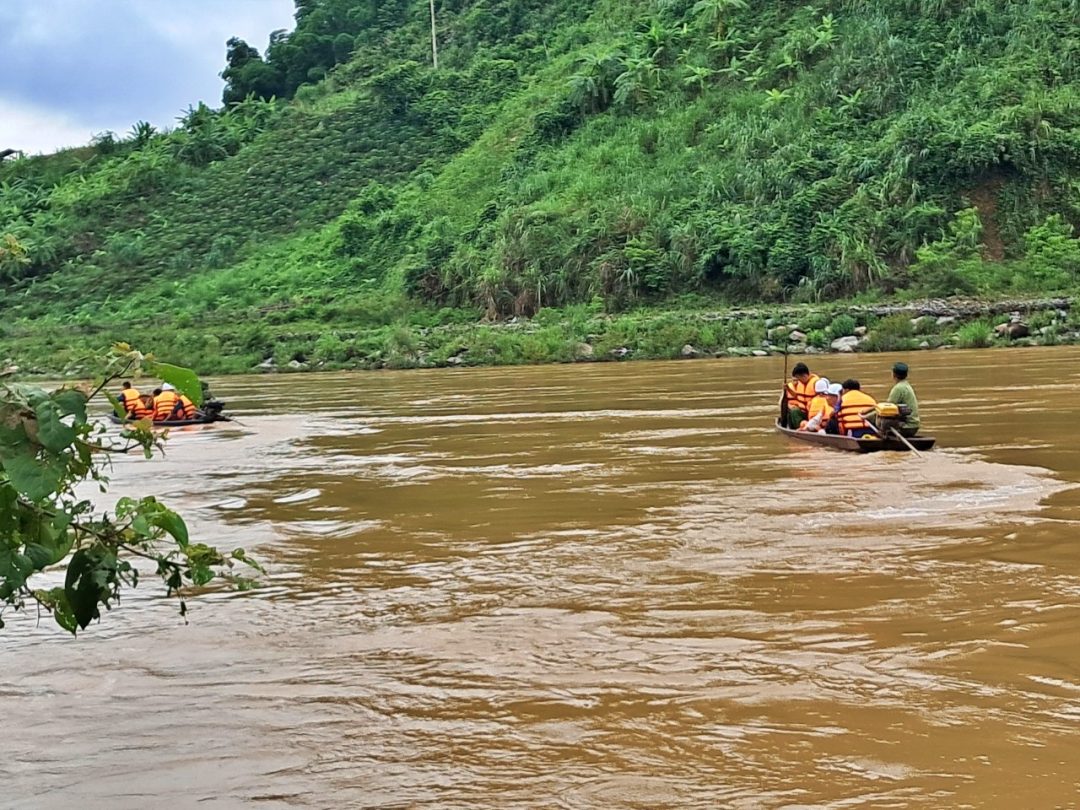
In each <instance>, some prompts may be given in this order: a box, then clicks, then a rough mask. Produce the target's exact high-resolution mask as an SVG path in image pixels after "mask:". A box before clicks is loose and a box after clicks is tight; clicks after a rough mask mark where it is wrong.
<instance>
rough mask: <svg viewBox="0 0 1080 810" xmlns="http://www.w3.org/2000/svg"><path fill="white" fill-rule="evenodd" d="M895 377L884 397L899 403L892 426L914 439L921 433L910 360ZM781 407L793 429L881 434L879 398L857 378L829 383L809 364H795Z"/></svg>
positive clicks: (895, 370) (894, 371)
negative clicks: (878, 428)
mask: <svg viewBox="0 0 1080 810" xmlns="http://www.w3.org/2000/svg"><path fill="white" fill-rule="evenodd" d="M892 378H893V386H892V390H891V391H889V396H888V397H887V398H886V399H885V400H883V402H887V403H892V404H893V405H895V406H897V407H896V412H897V414H898V415H897V418H896V419H897V421H896V423H895V424H890V427H891V428H894V429H896V430H898V431H899V432H900V434H901V435H902V436H904V437H906V438H911V437H912V436H915V435H916V434H917V433H918V432H919V425H920V422H919V400H918V398H917V397H916V396H915V389H914V388H912V387H911V383H910V382H908V366H907V363H896V364H895V365H894V366H893V367H892ZM780 410H781V418H782V420H784V422H785V427H788V428H790V429H792V430H810V431H816V432H818V433H832V434H836V435H839V436H851V437H853V438H862V437H863V436H866V435H868V434H876V433H878V430H877V423H878V411H879V410H881V408H879V403H878V401H877V400H875V399H874V398H873V397H872V396H870V395H869V394H867V393H866V392H865V391H863V390H862V386H861V385H860V384H859V381H858V380H855V379H847V380H844V381H843V382H842V383H834V382H830V381H829V380H828V379H827V378H825V377H819V376H818V375H817V374H814V373H813V372H811V371H810V369H809V367H808V366H807V365H806V363H796V364H795V368H794V369H793V370H792V372H791V381H790V382H789V383H787V385H786V386H785V387H784V392H783V395H782V396H781V399H780Z"/></svg>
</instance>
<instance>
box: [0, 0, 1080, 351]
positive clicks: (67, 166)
mask: <svg viewBox="0 0 1080 810" xmlns="http://www.w3.org/2000/svg"><path fill="white" fill-rule="evenodd" d="M298 6H299V7H300V8H299V12H300V13H299V15H298V29H297V31H296V32H294V33H293V34H291V35H290V36H288V37H285V38H279V39H278V40H277V41H276V42H275V43H274V44H273V45H272V46H271V48H270V49H269V51H268V53H267V57H266V59H265V61H264V60H262V59H260V58H257V57H256V56H252V55H251V54H250V53H248V52H247V51H244V52H243V54H242V56H243V59H239V57H237V58H236V59H231V60H230V64H233V63H234V62H235V63H236V64H238V65H240V68H243V74H242V75H240V68H238V69H237V70H238V72H237V75H236V77H235V82H234V84H233V85H231V86H230V91H231V92H233V93H234V94H236V93H239V92H241V91H245V90H249V89H250V90H252V91H255V92H258V90H259V85H258V82H256V81H255V80H254V78H253V77H262V78H260V79H259V81H263V80H264V79H265V81H266V83H267V86H273V87H276V88H277V90H278V91H280V92H282V93H284V94H285V95H292V96H294V97H293V98H292V100H291V101H289V102H287V103H285V102H274V101H263V100H259V99H257V98H249V99H248V100H246V101H242V102H238V103H236V104H234V105H233V106H231V107H230V108H229V109H227V110H226V111H223V112H220V113H215V112H213V111H210V110H207V109H205V108H201V109H196V110H191V111H189V114H188V115H187V116H186V117H185V119H184V121H183V122H182V124H181V126H180V127H179V128H178V129H177V130H176V131H174V132H172V133H168V134H152V133H147V132H145V131H143V132H141V133H140V132H138V131H135V132H133V134H132V137H131V138H129V139H127V140H124V141H119V142H118V141H116V140H113V139H106V140H105V141H102V142H99V143H97V144H96V145H95V146H94V147H93V148H88V149H86V150H81V151H79V152H77V153H66V154H62V155H58V156H53V157H48V158H33V159H28V160H21V161H16V162H14V163H8V164H5V165H3V167H2V168H0V234H7V235H8V242H7V243H3V244H6V245H7V247H6V248H0V274H3V276H4V277H6V279H7V281H6V288H5V290H4V294H3V295H4V297H3V299H2V307H3V311H4V315H5V323H6V324H7V326H6V330H7V337H6V338H4V339H3V340H2V342H0V347H2V348H3V350H5V351H6V352H7V353H8V354H12V355H15V354H16V353H17V352H18V351H20V350H21V351H23V352H29V353H30V354H31V355H39V354H43V353H49V354H51V355H52V356H53V357H57V356H59V357H62V358H65V359H66V358H71V357H74V356H75V352H76V351H78V350H81V348H82V347H83V346H86V345H89V344H91V343H93V342H102V341H105V340H108V339H126V340H132V341H136V342H138V343H139V344H140V345H147V344H148V343H152V344H153V345H156V346H158V347H159V348H164V349H165V350H166V351H167V352H168V353H172V354H182V355H184V359H185V361H186V362H197V363H201V364H203V365H204V366H206V367H209V368H215V369H218V368H227V369H233V370H240V369H242V368H246V367H250V365H252V364H253V363H255V362H258V361H259V360H261V359H262V358H264V357H268V356H278V357H279V359H282V360H284V359H287V358H289V357H302V358H304V359H305V360H306V359H309V358H318V359H323V360H326V361H328V362H332V363H339V364H371V363H378V362H381V361H384V360H385V357H386V355H387V352H388V350H387V344H388V343H390V344H393V345H395V346H398V347H399V348H400V347H402V346H403V347H405V349H408V347H409V346H410V345H411V344H412V343H415V342H416V340H417V336H416V334H412V335H411V336H409V335H406V336H402V330H404V332H406V333H408V332H409V331H410V330H412V331H413V332H414V333H415V331H416V330H417V329H426V328H429V327H431V326H434V325H438V324H440V323H454V322H461V321H467V320H470V319H475V318H478V317H480V315H481V314H484V315H486V316H487V317H489V318H494V317H499V316H509V315H532V314H534V313H536V312H537V311H538V310H539V309H540V308H542V307H551V306H567V305H573V304H575V303H585V302H593V303H592V305H591V306H592V307H593V309H594V310H595V308H596V307H602V308H606V309H608V310H618V309H625V308H628V307H634V306H640V305H642V304H653V305H655V304H660V303H663V302H664V301H667V300H669V299H671V298H672V297H673V296H679V295H686V294H688V293H694V294H698V295H704V296H706V298H705V299H704V300H711V301H716V300H760V301H781V300H796V301H798V300H802V301H813V300H821V299H830V298H834V297H837V296H844V295H850V294H853V293H858V292H860V291H861V292H863V293H864V294H865V293H866V291H871V292H873V291H877V292H878V293H889V292H894V291H898V290H899V291H900V292H901V294H905V291H906V294H932V295H941V294H949V293H952V292H965V293H984V294H989V295H994V294H1004V293H1015V292H1020V293H1032V292H1048V291H1060V290H1069V289H1072V288H1073V287H1074V286H1075V285H1076V278H1077V273H1080V246H1078V243H1077V240H1076V239H1075V238H1074V235H1073V226H1074V224H1075V222H1076V220H1077V218H1078V217H1080V176H1078V170H1080V166H1078V161H1080V132H1078V124H1080V104H1078V103H1077V102H1078V101H1080V97H1078V95H1077V91H1076V90H1075V89H1074V88H1075V87H1076V86H1077V85H1076V82H1077V79H1078V78H1080V76H1078V71H1080V39H1078V38H1077V35H1076V29H1075V24H1074V21H1075V19H1076V18H1077V14H1078V12H1080V3H1077V2H1074V1H1073V0H1040V1H1036V0H1029V2H1010V3H1004V2H991V1H990V0H981V1H980V2H973V3H971V2H964V3H961V2H950V0H921V2H919V1H916V0H908V1H907V2H897V3H891V4H880V3H871V2H868V0H842V1H841V0H834V1H832V2H817V3H813V4H809V5H808V4H805V3H784V2H781V3H770V4H764V3H747V2H743V0H699V1H698V2H690V0H666V1H664V2H645V0H639V1H638V2H629V3H615V2H610V1H609V0H600V1H598V2H592V3H586V2H569V1H568V0H563V1H562V2H554V3H541V2H528V3H511V2H509V0H475V2H466V1H465V0H458V2H447V3H444V4H442V5H441V6H440V7H439V15H440V16H439V35H440V41H441V46H442V47H441V50H440V67H439V69H438V70H434V69H432V68H431V66H430V58H431V54H430V40H429V33H428V28H427V26H428V17H427V13H428V7H427V3H423V2H419V0H409V2H405V1H404V0H402V2H399V3H396V4H383V5H382V6H380V7H378V8H377V6H376V5H373V4H370V3H365V2H348V0H325V2H320V0H307V1H306V2H304V3H299V4H298ZM380 14H381V15H382V16H378V15H380ZM234 51H235V48H234ZM230 53H231V56H234V55H235V54H234V52H233V51H231V52H230ZM244 60H246V61H244ZM266 77H270V78H266ZM305 79H307V80H310V81H312V82H314V83H308V84H305V83H304V81H305ZM245 82H247V84H245ZM328 328H330V329H331V331H330V332H329V333H328ZM395 330H396V331H395ZM328 334H330V335H332V336H333V339H332V340H331V339H330V338H329V337H328ZM320 341H322V343H321V344H320ZM316 344H319V345H321V347H322V348H319V346H317V345H316ZM58 352H59V354H58ZM412 354H413V355H414V356H415V354H416V352H415V351H414V352H412Z"/></svg>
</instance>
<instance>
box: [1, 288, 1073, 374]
mask: <svg viewBox="0 0 1080 810" xmlns="http://www.w3.org/2000/svg"><path fill="white" fill-rule="evenodd" d="M121 340H122V341H125V342H128V343H131V344H132V345H134V346H137V347H139V348H140V349H143V350H144V351H153V352H154V353H155V354H156V355H157V356H158V357H160V358H163V359H166V360H169V361H173V362H177V363H181V364H183V365H185V366H189V367H193V368H195V369H197V370H198V371H199V372H200V373H203V374H243V373H276V372H300V371H313V370H337V369H380V368H397V369H402V368H437V367H454V366H489V365H524V364H536V363H570V362H603V361H618V360H630V359H650V360H655V359H675V358H686V359H692V358H698V357H725V356H735V357H738V356H768V355H771V354H777V353H785V352H786V353H789V354H811V355H812V354H825V353H830V352H841V353H852V352H881V351H917V350H933V349H948V348H989V347H993V346H1032V345H1058V344H1063V343H1066V344H1072V343H1080V308H1076V307H1074V299H1072V298H1066V297H1059V298H1039V299H1010V300H998V301H979V300H975V299H935V300H924V301H915V302H897V303H869V304H867V303H855V302H836V303H831V304H818V305H805V306H771V307H767V306H761V307H754V308H727V309H715V308H689V307H682V308H667V309H660V308H657V309H641V310H635V311H631V312H625V313H617V314H611V313H605V312H603V311H601V310H600V308H599V307H597V306H585V305H579V306H573V307H566V308H563V309H545V310H541V311H540V312H539V313H538V314H537V315H536V316H535V317H533V318H512V319H510V320H506V321H496V322H484V321H477V320H474V319H473V316H472V314H471V313H468V312H465V311H462V310H439V311H435V312H431V311H422V312H412V313H409V314H407V315H403V316H402V317H401V318H400V319H398V320H394V321H392V322H388V323H385V324H382V325H378V326H373V327H366V328H356V327H354V326H352V325H350V324H349V323H348V322H347V321H346V320H342V321H341V322H330V323H327V322H320V321H315V320H304V319H301V318H298V319H296V320H291V319H288V318H283V317H280V316H279V317H270V316H268V317H264V318H260V319H257V320H251V321H237V322H231V323H225V324H215V325H213V326H212V327H207V326H200V325H197V324H191V323H183V322H172V323H161V324H145V325H139V326H138V327H135V328H133V327H131V326H112V325H109V324H93V325H83V326H77V327H76V326H70V325H65V324H62V323H44V322H43V323H36V324H34V326H33V327H21V328H20V327H8V328H7V329H6V330H4V332H3V334H2V336H0V357H2V358H4V360H3V365H4V366H5V367H12V366H14V367H17V368H18V370H19V373H20V374H24V375H30V376H36V375H61V376H79V375H83V374H86V373H91V372H92V371H93V365H92V361H90V360H89V359H88V358H90V357H93V356H94V355H95V353H97V352H99V351H100V350H102V349H103V348H105V347H107V346H108V345H109V344H111V343H112V342H115V341H121Z"/></svg>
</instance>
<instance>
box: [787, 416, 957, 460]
mask: <svg viewBox="0 0 1080 810" xmlns="http://www.w3.org/2000/svg"><path fill="white" fill-rule="evenodd" d="M776 429H777V430H778V431H780V432H781V433H783V434H784V435H785V436H790V437H791V438H792V439H796V440H798V441H801V442H807V443H808V444H818V445H821V446H823V447H831V448H833V449H834V450H846V451H848V452H850V453H878V452H881V451H882V450H897V451H900V452H907V451H908V450H909V449H910V448H909V447H908V446H907V445H906V444H904V443H903V442H902V441H900V440H899V439H893V438H890V439H880V438H878V437H877V436H865V437H863V438H861V439H853V438H852V437H851V436H836V435H834V434H832V433H811V432H810V431H806V430H792V429H791V428H786V427H784V426H783V425H781V424H780V423H779V422H777V423H776ZM908 441H909V442H911V445H912V447H914V448H915V449H916V450H929V449H930V448H932V447H933V446H934V442H935V441H936V440H935V439H934V437H933V436H915V437H913V438H910V439H908Z"/></svg>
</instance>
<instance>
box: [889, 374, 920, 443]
mask: <svg viewBox="0 0 1080 810" xmlns="http://www.w3.org/2000/svg"><path fill="white" fill-rule="evenodd" d="M892 378H893V387H892V390H891V391H890V392H889V396H888V399H887V401H888V402H891V403H893V404H894V405H906V406H907V407H908V409H909V413H908V415H907V417H906V418H905V419H904V421H903V422H901V423H900V427H899V428H897V429H898V430H899V431H900V435H901V436H904V437H906V438H908V439H910V438H911V437H912V436H914V435H916V434H917V433H918V432H919V427H920V425H921V423H920V421H919V399H918V397H916V396H915V389H914V388H912V387H911V383H909V382H908V365H907V363H896V364H895V365H893V367H892Z"/></svg>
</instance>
